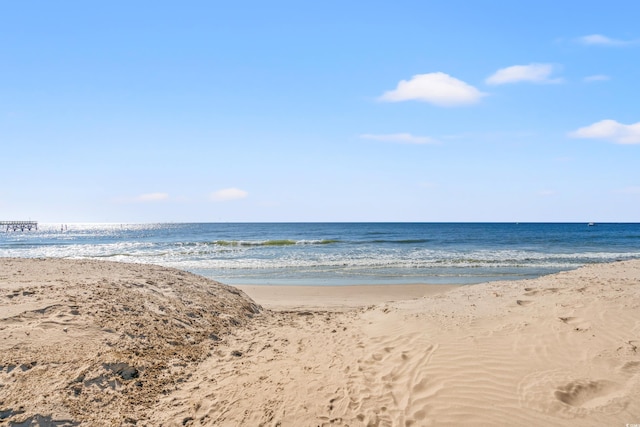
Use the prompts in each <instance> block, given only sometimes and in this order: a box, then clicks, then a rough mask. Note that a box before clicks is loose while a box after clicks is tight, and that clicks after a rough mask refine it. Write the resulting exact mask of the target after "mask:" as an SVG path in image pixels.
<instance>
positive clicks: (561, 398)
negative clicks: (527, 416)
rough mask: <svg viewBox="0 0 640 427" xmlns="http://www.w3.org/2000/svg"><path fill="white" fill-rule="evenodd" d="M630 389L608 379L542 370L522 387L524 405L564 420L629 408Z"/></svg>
mask: <svg viewBox="0 0 640 427" xmlns="http://www.w3.org/2000/svg"><path fill="white" fill-rule="evenodd" d="M626 389H627V387H626V386H625V385H621V384H620V383H617V382H614V381H610V380H605V379H590V378H578V379H576V378H568V377H567V376H566V373H564V372H561V371H555V370H554V371H539V372H535V373H532V374H530V375H527V376H526V377H525V378H523V380H522V381H521V382H520V384H519V385H518V394H519V395H520V399H521V402H522V403H523V404H524V406H526V407H529V408H532V409H535V410H537V411H540V412H543V413H548V414H553V415H555V416H560V417H562V418H575V417H576V416H579V417H582V416H587V415H588V414H589V413H592V412H600V413H605V414H615V413H618V412H620V411H622V410H624V408H625V407H626V406H627V404H628V396H627V395H626V393H627V391H626Z"/></svg>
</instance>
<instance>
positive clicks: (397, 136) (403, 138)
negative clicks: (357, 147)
mask: <svg viewBox="0 0 640 427" xmlns="http://www.w3.org/2000/svg"><path fill="white" fill-rule="evenodd" d="M360 138H362V139H370V140H373V141H382V142H393V143H397V144H436V143H437V142H438V141H437V140H435V139H433V138H430V137H428V136H417V135H412V134H410V133H392V134H382V135H381V134H377V135H374V134H370V133H365V134H362V135H360Z"/></svg>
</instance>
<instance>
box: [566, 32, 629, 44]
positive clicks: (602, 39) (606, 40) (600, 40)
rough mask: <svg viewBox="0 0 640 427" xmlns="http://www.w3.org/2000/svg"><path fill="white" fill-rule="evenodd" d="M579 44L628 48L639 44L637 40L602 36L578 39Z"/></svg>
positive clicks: (595, 35)
mask: <svg viewBox="0 0 640 427" xmlns="http://www.w3.org/2000/svg"><path fill="white" fill-rule="evenodd" d="M577 40H578V42H579V43H582V44H586V45H589V46H626V45H630V44H634V43H637V42H638V41H637V40H619V39H612V38H611V37H607V36H603V35H602V34H591V35H588V36H583V37H578V39H577Z"/></svg>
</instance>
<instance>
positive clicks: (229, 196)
mask: <svg viewBox="0 0 640 427" xmlns="http://www.w3.org/2000/svg"><path fill="white" fill-rule="evenodd" d="M248 195H249V193H247V192H246V191H244V190H240V189H239V188H224V189H222V190H218V191H214V192H213V193H211V195H210V199H211V200H213V201H214V202H227V201H230V200H239V199H244V198H246V197H247V196H248Z"/></svg>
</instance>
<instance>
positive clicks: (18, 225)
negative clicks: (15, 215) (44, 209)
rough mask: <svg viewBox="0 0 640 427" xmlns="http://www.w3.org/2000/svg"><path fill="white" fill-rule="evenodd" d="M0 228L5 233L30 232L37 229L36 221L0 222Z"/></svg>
mask: <svg viewBox="0 0 640 427" xmlns="http://www.w3.org/2000/svg"><path fill="white" fill-rule="evenodd" d="M0 227H5V229H6V231H18V230H20V231H24V230H27V231H31V230H37V229H38V222H37V221H0Z"/></svg>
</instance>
